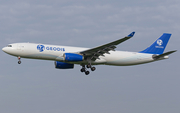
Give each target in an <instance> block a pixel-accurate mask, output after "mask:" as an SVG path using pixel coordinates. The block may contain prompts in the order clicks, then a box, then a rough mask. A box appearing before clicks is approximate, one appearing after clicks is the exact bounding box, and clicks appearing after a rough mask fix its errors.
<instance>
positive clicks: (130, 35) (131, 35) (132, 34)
mask: <svg viewBox="0 0 180 113" xmlns="http://www.w3.org/2000/svg"><path fill="white" fill-rule="evenodd" d="M134 34H135V32H132V33H131V34H129V35H128V36H127V37H133V36H134Z"/></svg>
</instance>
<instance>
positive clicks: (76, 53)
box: [2, 32, 177, 75]
mask: <svg viewBox="0 0 180 113" xmlns="http://www.w3.org/2000/svg"><path fill="white" fill-rule="evenodd" d="M134 34H135V32H132V33H130V34H129V35H128V36H125V37H124V38H121V39H119V40H116V41H113V42H110V43H107V44H104V45H101V46H98V47H94V48H81V47H70V46H58V45H48V44H37V43H13V44H8V45H7V46H6V47H4V48H2V50H3V51H4V52H5V53H7V54H9V55H13V56H16V57H17V58H18V64H21V58H29V59H41V60H52V61H55V68H57V69H73V68H74V65H75V64H77V65H80V66H82V68H81V70H80V71H81V72H84V73H85V74H86V75H88V74H89V73H90V72H89V71H88V68H89V69H90V70H91V71H95V70H96V68H95V67H94V66H93V65H113V66H131V65H138V64H144V63H150V62H154V61H159V60H163V59H168V58H169V57H168V55H169V54H172V53H174V52H176V51H177V50H174V51H169V52H166V53H163V52H164V50H165V48H166V45H167V43H168V41H169V39H170V37H171V34H169V33H163V35H162V36H161V37H160V38H158V39H157V40H156V41H155V42H154V43H153V44H152V45H151V46H149V47H148V48H146V49H144V50H142V51H140V52H128V51H115V48H116V46H117V45H118V44H120V43H122V42H124V41H126V40H128V39H130V38H132V37H133V36H134Z"/></svg>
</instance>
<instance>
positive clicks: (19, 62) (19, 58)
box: [18, 56, 21, 64]
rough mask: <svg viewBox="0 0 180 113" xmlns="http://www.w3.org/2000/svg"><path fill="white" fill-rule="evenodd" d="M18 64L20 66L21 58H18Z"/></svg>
mask: <svg viewBox="0 0 180 113" xmlns="http://www.w3.org/2000/svg"><path fill="white" fill-rule="evenodd" d="M18 60H19V61H18V64H21V57H20V56H18Z"/></svg>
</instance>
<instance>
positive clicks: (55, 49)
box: [37, 45, 65, 52]
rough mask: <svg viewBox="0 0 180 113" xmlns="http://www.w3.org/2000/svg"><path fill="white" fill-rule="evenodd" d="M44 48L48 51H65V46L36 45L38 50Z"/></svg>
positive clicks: (41, 50)
mask: <svg viewBox="0 0 180 113" xmlns="http://www.w3.org/2000/svg"><path fill="white" fill-rule="evenodd" d="M45 49H46V50H48V51H65V48H60V47H50V46H46V47H45V46H44V45H37V50H39V52H43V51H44V50H45Z"/></svg>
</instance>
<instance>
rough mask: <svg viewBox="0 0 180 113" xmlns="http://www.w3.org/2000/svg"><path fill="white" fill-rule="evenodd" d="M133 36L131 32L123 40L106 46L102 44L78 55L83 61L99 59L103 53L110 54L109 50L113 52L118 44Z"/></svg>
mask: <svg viewBox="0 0 180 113" xmlns="http://www.w3.org/2000/svg"><path fill="white" fill-rule="evenodd" d="M134 34H135V32H132V33H131V34H129V35H128V36H126V37H124V38H121V39H119V40H116V41H113V42H111V43H108V44H104V45H102V46H98V47H95V48H92V49H88V50H85V51H81V52H80V54H83V55H84V59H87V60H92V61H95V60H96V59H99V56H104V54H105V53H107V54H110V53H109V51H111V50H112V51H115V50H114V49H115V48H116V46H117V45H118V44H120V43H122V42H124V41H126V40H128V39H130V38H131V37H133V36H134Z"/></svg>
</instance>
